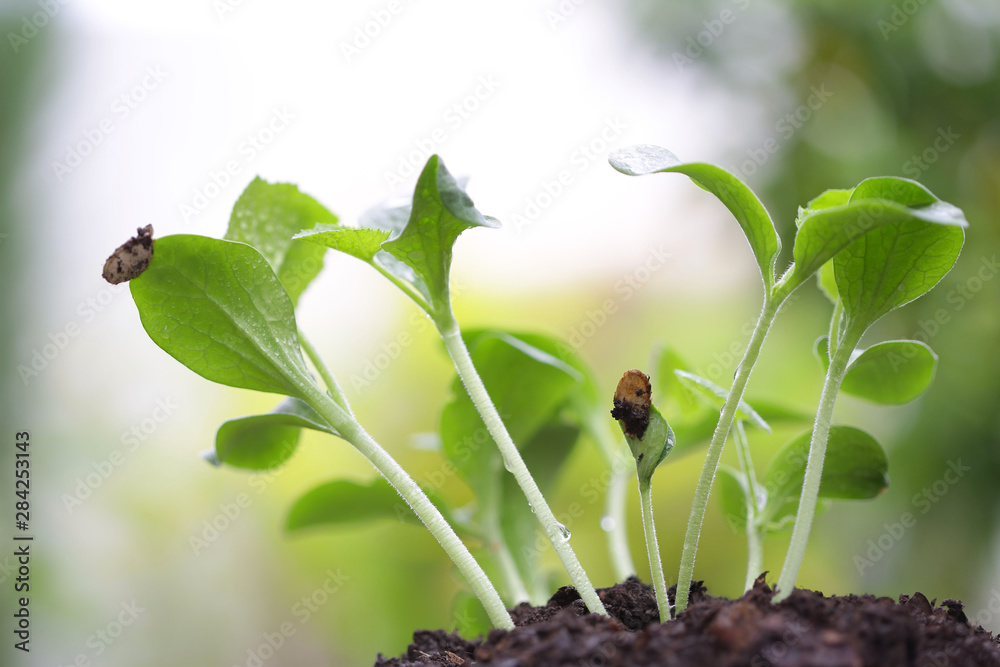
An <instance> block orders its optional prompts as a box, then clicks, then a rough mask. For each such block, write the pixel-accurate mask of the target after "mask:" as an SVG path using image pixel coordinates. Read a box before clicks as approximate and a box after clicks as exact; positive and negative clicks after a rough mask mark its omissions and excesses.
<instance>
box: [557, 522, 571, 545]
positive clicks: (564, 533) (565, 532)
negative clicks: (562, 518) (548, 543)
mask: <svg viewBox="0 0 1000 667" xmlns="http://www.w3.org/2000/svg"><path fill="white" fill-rule="evenodd" d="M556 527H558V528H559V534H560V535H562V538H563V542H568V541H569V538H570V532H569V528H567V527H566V526H564V525H562V524H561V523H559V522H558V521H556Z"/></svg>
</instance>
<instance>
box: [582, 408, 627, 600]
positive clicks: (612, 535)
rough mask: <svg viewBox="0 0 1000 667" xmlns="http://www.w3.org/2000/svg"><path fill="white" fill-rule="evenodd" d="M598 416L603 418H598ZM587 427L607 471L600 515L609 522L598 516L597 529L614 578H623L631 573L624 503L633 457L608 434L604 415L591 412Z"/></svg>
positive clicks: (609, 431)
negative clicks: (604, 538)
mask: <svg viewBox="0 0 1000 667" xmlns="http://www.w3.org/2000/svg"><path fill="white" fill-rule="evenodd" d="M601 417H605V419H603V420H602V419H601ZM587 429H588V430H589V431H590V436H591V437H592V438H594V440H595V441H596V442H597V446H598V449H600V451H601V454H602V455H603V456H604V462H605V465H607V466H608V469H609V470H610V471H611V478H610V479H609V480H608V489H607V491H606V492H605V495H604V518H606V519H608V521H610V525H609V526H607V528H605V525H606V524H604V523H603V519H602V524H601V528H602V529H604V532H605V534H606V536H607V542H608V555H609V556H610V558H611V568H612V570H613V571H614V573H615V581H625V580H626V579H628V578H629V577H631V576H633V575H634V574H635V563H633V562H632V550H631V549H629V546H628V524H627V523H626V510H627V507H626V502H625V499H626V493H627V492H628V479H629V476H630V475H631V472H632V470H633V469H634V464H633V459H632V457H631V456H630V455H629V454H628V451H627V450H626V449H625V448H624V447H620V446H618V444H619V442H620V438H615V437H614V436H613V435H612V431H611V429H610V427H609V426H608V424H607V418H606V415H600V416H598V415H595V414H591V415H590V416H589V417H588V426H587Z"/></svg>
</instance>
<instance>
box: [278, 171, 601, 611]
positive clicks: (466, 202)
mask: <svg viewBox="0 0 1000 667" xmlns="http://www.w3.org/2000/svg"><path fill="white" fill-rule="evenodd" d="M362 223H363V224H365V225H366V227H364V228H360V229H353V228H346V227H342V226H340V225H338V224H337V223H336V222H334V223H329V224H323V225H319V226H316V227H312V228H309V229H307V230H306V231H304V232H302V233H301V234H298V235H296V237H295V238H296V239H305V240H308V241H312V242H313V243H316V244H319V245H322V246H325V247H328V248H333V249H334V250H339V251H341V252H345V253H347V254H349V255H352V256H354V257H356V258H358V259H361V260H362V261H364V262H366V263H368V264H370V265H371V266H372V267H374V268H375V269H376V270H377V271H379V272H380V273H381V274H382V275H384V276H385V277H386V278H388V279H389V280H390V281H392V282H393V284H395V285H396V286H397V287H399V288H400V289H401V290H402V291H403V292H404V293H405V294H406V295H407V296H409V297H410V299H412V300H413V302H414V303H415V304H416V305H417V306H418V307H419V308H420V309H421V310H423V311H424V313H426V314H427V316H428V317H430V319H431V321H432V322H434V326H435V327H436V328H437V330H438V333H439V334H440V335H441V339H442V340H443V341H444V345H445V349H446V350H447V351H448V356H450V357H451V360H452V363H453V364H454V366H455V369H456V371H457V372H458V376H459V378H461V381H462V384H463V385H464V387H465V390H466V391H467V392H468V393H469V396H470V398H471V399H472V403H473V404H474V405H475V408H476V410H477V411H478V412H479V414H480V416H481V417H482V420H483V423H484V424H485V426H486V429H487V430H488V432H489V434H490V436H491V437H492V438H493V441H494V442H495V443H496V445H497V447H498V448H499V450H500V453H501V455H502V457H503V459H502V460H503V465H504V467H505V468H507V470H508V471H509V472H510V473H511V474H513V475H514V479H515V480H517V484H518V486H520V487H521V490H522V491H523V493H524V495H525V497H526V498H527V501H528V504H529V505H530V507H531V510H532V511H533V512H534V514H535V517H536V519H537V521H538V523H539V524H541V526H542V529H543V530H544V532H545V535H546V537H548V540H549V542H550V543H551V544H552V546H553V548H554V549H555V551H556V554H557V555H558V556H559V560H560V561H561V562H562V564H563V567H564V568H565V569H566V572H567V573H568V574H569V577H570V580H571V581H572V582H573V585H574V586H576V589H577V591H578V592H579V593H580V597H581V598H583V601H584V603H585V604H586V605H587V608H588V609H590V611H592V612H594V613H600V614H606V613H607V612H606V611H605V609H604V605H603V604H602V603H601V600H600V598H599V597H598V596H597V591H596V590H595V589H594V586H593V584H591V583H590V579H589V578H588V577H587V573H586V572H585V571H584V569H583V566H582V565H581V564H580V561H579V559H578V558H577V556H576V553H575V552H574V551H573V548H572V547H571V546H570V544H569V532H568V530H567V529H566V527H565V526H564V525H563V524H561V523H560V522H559V521H558V520H557V519H556V517H555V514H553V512H552V509H551V508H550V507H549V505H548V502H547V501H546V500H545V497H544V496H543V495H542V492H541V490H540V489H539V488H538V484H537V482H536V481H535V479H534V478H533V477H532V475H531V473H530V472H529V471H528V467H527V466H526V465H525V463H524V459H523V458H522V457H521V454H520V452H519V451H518V448H517V446H516V445H515V444H514V441H513V439H512V438H511V436H510V434H509V433H508V431H507V428H506V427H505V426H504V423H503V420H502V419H501V418H500V414H499V413H498V412H497V409H496V406H495V405H494V403H493V401H492V399H491V398H490V395H489V393H488V392H487V390H486V387H485V385H484V384H483V381H482V378H480V376H479V373H478V372H477V371H476V367H475V364H474V363H473V360H472V357H471V356H470V354H469V349H468V347H467V346H466V344H465V341H464V339H463V338H462V332H461V329H460V328H459V325H458V321H457V320H456V319H455V315H454V313H453V311H452V307H451V293H450V290H449V272H450V270H451V254H452V247H453V246H454V244H455V241H456V240H457V239H458V236H459V234H461V233H462V232H463V231H465V230H466V229H470V228H472V227H498V226H499V222H498V221H497V220H496V219H494V218H490V217H486V216H484V215H482V214H481V213H480V212H479V211H478V210H476V208H475V206H474V205H473V203H472V200H471V199H470V198H469V196H468V195H467V194H466V193H465V190H463V189H462V187H461V186H460V185H459V184H458V183H457V182H456V181H455V179H454V178H453V177H452V175H451V174H450V173H449V172H448V170H447V169H446V168H445V167H444V165H443V164H441V162H440V160H439V159H438V156H436V155H432V156H431V157H430V159H429V160H428V161H427V165H426V166H425V167H424V169H423V171H422V172H421V174H420V177H419V178H418V180H417V186H416V190H415V192H414V195H413V202H412V205H410V206H407V205H405V204H402V205H401V204H391V205H387V206H384V207H382V208H380V209H376V210H374V211H373V212H371V213H370V214H369V215H368V216H366V218H365V219H363V220H362Z"/></svg>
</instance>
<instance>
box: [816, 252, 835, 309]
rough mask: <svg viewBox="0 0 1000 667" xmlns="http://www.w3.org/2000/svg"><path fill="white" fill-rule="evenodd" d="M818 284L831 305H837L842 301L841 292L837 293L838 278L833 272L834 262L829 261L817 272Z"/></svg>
mask: <svg viewBox="0 0 1000 667" xmlns="http://www.w3.org/2000/svg"><path fill="white" fill-rule="evenodd" d="M816 284H817V285H818V286H819V290H820V291H821V292H822V293H823V295H824V296H825V297H826V298H827V299H828V300H829V301H830V303H837V302H838V301H839V300H840V292H838V291H837V276H836V274H835V273H834V271H833V262H832V261H827V262H826V263H825V264H824V265H823V266H821V267H820V268H819V271H817V272H816Z"/></svg>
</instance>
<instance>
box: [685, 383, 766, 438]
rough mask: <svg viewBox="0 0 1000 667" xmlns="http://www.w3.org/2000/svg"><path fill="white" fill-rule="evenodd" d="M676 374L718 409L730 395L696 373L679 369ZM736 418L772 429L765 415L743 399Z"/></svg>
mask: <svg viewBox="0 0 1000 667" xmlns="http://www.w3.org/2000/svg"><path fill="white" fill-rule="evenodd" d="M674 374H675V375H676V376H677V377H678V378H679V379H680V381H681V382H683V383H684V384H686V385H687V386H688V387H689V388H691V389H692V390H694V391H695V392H696V393H697V394H698V395H699V396H701V397H702V398H703V399H704V400H705V401H706V402H707V403H708V404H709V405H711V406H712V407H713V408H714V409H715V410H716V411H719V410H722V406H723V405H724V404H725V402H726V397H727V396H729V392H728V391H726V390H725V389H723V388H722V387H720V386H719V385H717V384H715V383H714V382H712V381H711V380H706V379H705V378H703V377H700V376H698V375H695V374H694V373H689V372H687V371H681V370H677V371H674ZM736 419H743V420H744V421H747V422H750V423H751V424H753V425H754V426H756V427H758V428H761V429H763V430H765V431H768V432H770V430H771V426H770V425H769V424H768V423H767V422H766V421H764V419H763V417H761V416H760V415H759V414H758V413H757V411H756V410H754V409H753V408H752V407H750V405H749V404H747V402H746V401H743V400H741V401H740V403H739V406H738V407H737V409H736Z"/></svg>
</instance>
